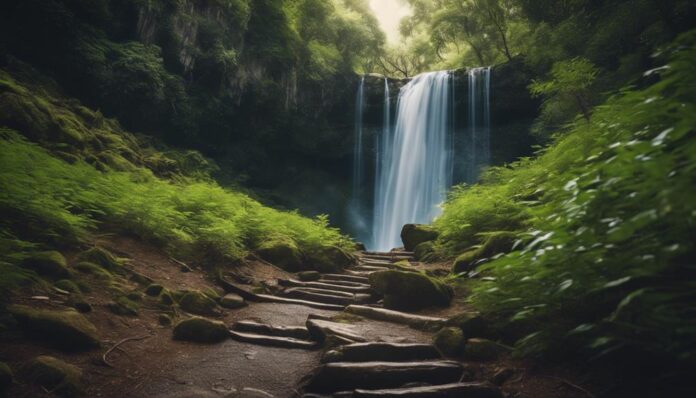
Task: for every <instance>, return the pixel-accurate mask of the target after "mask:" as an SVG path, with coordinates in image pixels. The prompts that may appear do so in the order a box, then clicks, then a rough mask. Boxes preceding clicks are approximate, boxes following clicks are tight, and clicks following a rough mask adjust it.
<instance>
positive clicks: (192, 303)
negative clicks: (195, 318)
mask: <svg viewBox="0 0 696 398" xmlns="http://www.w3.org/2000/svg"><path fill="white" fill-rule="evenodd" d="M179 306H180V307H181V309H183V310H184V311H186V312H190V313H192V314H195V315H205V316H220V315H222V312H221V311H220V308H219V307H218V305H217V303H216V302H215V300H213V299H211V298H210V297H208V296H206V295H205V294H203V293H201V292H199V291H196V290H190V291H188V292H186V293H185V294H184V295H183V296H182V297H181V300H179Z"/></svg>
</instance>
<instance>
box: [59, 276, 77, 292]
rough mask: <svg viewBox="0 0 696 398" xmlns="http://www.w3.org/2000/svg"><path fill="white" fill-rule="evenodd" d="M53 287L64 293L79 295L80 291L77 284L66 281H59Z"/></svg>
mask: <svg viewBox="0 0 696 398" xmlns="http://www.w3.org/2000/svg"><path fill="white" fill-rule="evenodd" d="M53 286H55V287H57V288H58V289H61V290H65V291H66V292H70V293H81V292H82V289H80V287H79V286H77V284H76V283H75V282H73V281H71V280H68V279H61V280H59V281H57V282H56V283H54V284H53Z"/></svg>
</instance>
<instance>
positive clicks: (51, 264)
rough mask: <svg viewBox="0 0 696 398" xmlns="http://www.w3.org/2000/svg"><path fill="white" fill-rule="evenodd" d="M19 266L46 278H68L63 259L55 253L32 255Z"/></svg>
mask: <svg viewBox="0 0 696 398" xmlns="http://www.w3.org/2000/svg"><path fill="white" fill-rule="evenodd" d="M20 265H21V266H22V267H24V268H27V269H30V270H32V271H34V272H36V273H37V274H39V275H41V276H45V277H48V278H54V279H62V278H69V277H70V271H69V270H68V266H67V263H66V261H65V257H63V255H62V254H60V253H59V252H57V251H45V252H37V253H32V254H31V255H29V256H28V257H26V258H25V259H24V260H22V262H21V264H20Z"/></svg>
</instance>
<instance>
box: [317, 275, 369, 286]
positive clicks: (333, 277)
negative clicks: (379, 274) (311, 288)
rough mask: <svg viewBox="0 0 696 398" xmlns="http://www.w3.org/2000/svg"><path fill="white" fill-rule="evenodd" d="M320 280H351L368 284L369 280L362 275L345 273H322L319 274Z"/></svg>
mask: <svg viewBox="0 0 696 398" xmlns="http://www.w3.org/2000/svg"><path fill="white" fill-rule="evenodd" d="M320 280H325V281H338V282H353V283H361V284H369V283H370V281H369V280H368V279H367V277H364V276H354V275H345V274H324V275H322V276H321V279H320Z"/></svg>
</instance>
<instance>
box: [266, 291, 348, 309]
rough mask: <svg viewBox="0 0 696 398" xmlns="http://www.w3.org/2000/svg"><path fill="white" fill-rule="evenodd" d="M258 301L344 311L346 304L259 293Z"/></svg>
mask: <svg viewBox="0 0 696 398" xmlns="http://www.w3.org/2000/svg"><path fill="white" fill-rule="evenodd" d="M256 297H257V299H258V301H261V302H266V303H282V304H297V305H303V306H305V307H311V308H316V309H318V310H330V311H342V310H343V309H344V308H345V306H344V305H337V304H327V303H318V302H315V301H308V300H299V299H294V298H289V297H280V296H272V295H270V294H257V295H256Z"/></svg>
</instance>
